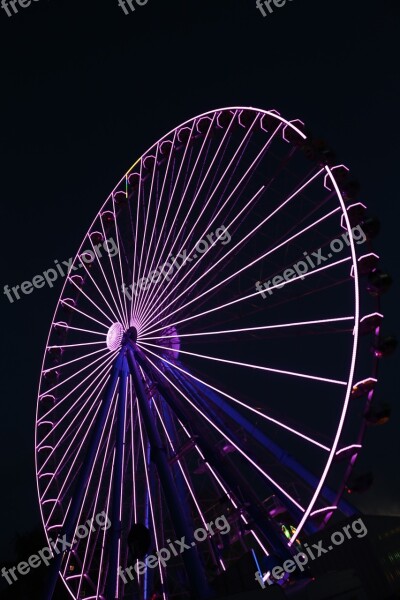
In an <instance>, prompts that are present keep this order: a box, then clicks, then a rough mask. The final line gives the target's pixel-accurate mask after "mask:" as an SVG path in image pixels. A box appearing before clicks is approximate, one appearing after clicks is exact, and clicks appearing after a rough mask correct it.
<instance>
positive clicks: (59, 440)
mask: <svg viewBox="0 0 400 600" xmlns="http://www.w3.org/2000/svg"><path fill="white" fill-rule="evenodd" d="M107 368H108V365H107V366H106V367H105V369H104V371H105V370H107ZM106 377H107V373H106V374H105V375H104V377H103V379H102V380H100V381H99V382H98V384H97V386H96V388H95V389H94V390H93V391H92V392H91V394H90V395H89V397H88V398H87V400H86V401H85V402H84V404H83V406H82V407H81V408H80V410H79V411H78V413H77V414H76V415H75V417H74V418H73V420H72V421H71V423H70V424H69V425H68V427H67V429H66V430H65V431H64V433H63V434H62V436H61V437H60V439H58V440H57V443H56V444H55V446H54V447H53V450H52V452H51V453H50V454H49V456H48V457H47V459H46V461H45V462H44V464H43V465H42V467H41V468H40V469H39V471H38V473H40V472H41V470H42V469H43V468H44V466H45V465H46V464H47V462H48V461H49V459H50V457H51V456H52V455H53V453H54V452H55V450H56V449H57V448H58V447H59V445H60V444H61V442H62V441H63V439H64V438H65V436H66V435H67V434H68V432H69V430H70V428H71V427H72V426H73V424H74V422H75V421H76V420H77V419H78V417H79V415H80V414H81V412H82V411H83V410H84V409H85V408H86V406H87V404H88V403H89V402H90V400H91V398H92V396H93V394H94V393H95V392H96V389H97V388H98V387H99V386H100V385H101V384H102V383H103V386H102V388H101V390H100V392H99V394H101V392H102V391H103V389H104V387H105V384H106V382H105V379H106ZM82 395H83V394H82ZM82 395H81V396H80V397H82ZM98 398H99V395H98V396H97V399H96V400H95V402H96V401H97V400H98ZM78 401H79V400H78ZM78 401H77V402H78ZM75 404H76V403H75ZM93 407H94V403H91V406H90V407H89V408H88V409H87V411H86V413H85V416H84V418H83V419H82V421H81V423H80V425H79V428H78V430H77V431H76V433H75V435H74V437H73V438H72V441H71V442H70V445H69V446H68V449H67V451H66V452H65V453H64V456H63V457H62V458H61V460H59V466H60V465H62V463H63V461H64V459H65V455H66V454H67V453H68V451H69V450H70V449H71V447H72V444H73V442H74V441H75V439H76V437H77V436H78V435H79V433H80V431H81V429H82V428H83V427H84V426H85V421H86V419H87V417H88V416H89V415H90V412H91V411H92V410H93ZM64 417H65V415H64V416H63V419H64ZM58 425H59V422H58V423H57V424H56V426H55V427H53V429H52V430H51V432H50V434H52V435H54V430H55V429H56V427H57V426H58ZM89 429H90V427H89ZM50 434H48V435H50ZM40 450H41V448H38V452H39V451H40Z"/></svg>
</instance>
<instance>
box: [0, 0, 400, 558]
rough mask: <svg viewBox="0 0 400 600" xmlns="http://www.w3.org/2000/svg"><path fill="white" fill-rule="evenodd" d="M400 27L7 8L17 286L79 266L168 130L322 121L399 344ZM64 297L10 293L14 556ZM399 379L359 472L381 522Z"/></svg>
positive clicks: (386, 392) (55, 3)
mask: <svg viewBox="0 0 400 600" xmlns="http://www.w3.org/2000/svg"><path fill="white" fill-rule="evenodd" d="M399 17H400V6H399V3H398V2H397V1H396V0H380V2H376V1H372V0H293V1H292V2H287V4H286V6H284V7H282V8H280V9H277V8H276V9H275V11H274V13H273V14H271V15H268V16H267V17H266V18H264V17H262V15H261V14H260V12H259V11H258V10H257V9H256V7H255V2H253V1H252V0H170V1H168V0H163V1H161V0H149V2H148V4H147V5H145V6H142V7H137V9H136V10H135V12H134V13H132V14H129V15H124V13H123V11H122V10H121V8H120V7H119V6H118V4H117V0H101V1H97V2H94V1H90V0H86V1H85V2H82V0H81V1H80V2H78V1H77V0H69V1H67V0H39V1H37V2H33V3H32V5H31V6H30V7H27V8H25V9H23V8H19V12H18V14H16V15H14V16H13V17H12V18H8V17H7V15H6V13H5V12H4V11H1V14H0V28H1V29H0V31H1V34H0V48H1V52H0V56H1V84H2V87H1V89H2V92H1V135H0V139H1V141H0V144H1V145H0V152H1V171H2V178H1V184H2V185H1V197H2V202H1V211H2V215H1V222H2V244H1V245H2V252H1V255H2V271H1V287H2V288H3V286H4V285H6V284H8V285H10V286H13V285H16V284H20V283H21V282H23V281H25V280H32V278H33V277H34V276H35V275H37V274H40V273H42V272H43V271H44V270H45V269H48V268H50V267H51V266H52V264H53V261H54V260H55V259H58V260H59V261H62V260H67V259H68V258H69V257H72V256H74V255H75V252H76V250H77V247H78V244H79V243H80V241H81V239H82V237H83V235H84V234H85V232H86V230H87V228H88V226H89V225H90V222H91V221H92V219H93V217H94V215H95V213H96V212H97V211H98V209H99V207H100V205H101V204H102V203H103V202H104V200H105V198H106V197H107V196H108V194H109V193H110V191H111V190H112V188H113V187H114V186H115V184H116V183H117V181H118V180H119V179H120V178H121V177H122V175H123V173H125V171H126V170H127V169H128V168H129V167H130V166H131V165H132V163H133V162H134V161H135V160H136V159H137V158H138V157H139V156H140V155H141V154H142V153H143V152H144V151H145V150H146V149H147V148H148V147H149V146H150V145H151V144H153V143H154V142H155V141H156V140H157V139H158V138H160V137H161V136H163V135H164V134H165V133H166V132H167V131H169V130H170V129H172V128H173V127H175V126H177V125H178V124H179V123H181V122H183V121H185V120H186V119H189V118H191V117H194V116H195V115H197V114H199V113H202V112H204V111H207V110H211V109H214V108H219V107H224V106H233V105H243V106H246V105H247V106H254V107H258V108H263V109H273V108H274V109H276V110H278V111H279V112H280V113H281V114H282V115H283V116H285V117H286V118H289V119H294V118H300V119H302V120H303V121H305V123H306V125H307V126H308V128H309V129H310V130H311V131H312V132H313V133H314V134H315V135H316V136H319V137H322V138H323V139H325V140H326V141H327V142H328V143H329V144H330V145H331V146H332V147H333V148H334V150H335V151H336V153H337V155H338V157H339V159H340V161H341V162H343V163H345V164H346V165H348V166H349V167H350V169H351V172H352V174H353V175H354V177H356V178H357V179H358V180H359V181H360V182H361V185H362V194H361V197H360V199H361V200H363V201H365V203H366V204H367V205H368V207H369V209H370V212H371V213H372V214H374V215H375V214H376V215H379V217H380V220H381V224H382V227H381V233H380V236H379V238H378V239H377V240H376V244H375V245H376V249H377V251H378V253H379V254H380V256H381V259H382V260H381V264H382V266H383V267H384V268H385V269H387V270H388V271H389V272H390V273H391V274H392V276H393V278H394V280H395V282H394V285H393V288H392V290H391V291H390V292H389V294H388V295H387V296H385V297H384V303H383V308H384V310H383V312H384V314H385V321H384V323H385V325H384V332H385V333H392V332H394V333H395V332H396V331H398V330H399V327H398V325H399V323H398V286H397V282H398V280H399V267H398V256H399V253H398V240H399V231H398V230H399V221H398V218H399V217H400V215H399V212H398V206H397V203H398V186H399V181H398V178H399V168H398V145H399V135H400V130H399V126H398V118H397V117H398V111H397V109H398V104H399V69H398V32H399ZM396 280H397V281H396ZM61 285H62V280H61V279H59V280H58V281H57V282H56V284H55V286H54V288H53V289H50V288H48V287H45V288H43V289H40V290H35V291H34V292H33V293H32V294H31V295H26V296H23V297H22V298H21V300H19V301H15V302H14V303H13V304H11V303H10V302H9V301H8V300H7V298H6V296H5V295H3V294H1V300H0V302H1V314H2V335H1V341H2V354H1V356H2V361H1V367H2V382H3V385H2V393H1V396H2V399H1V403H2V415H1V419H0V428H1V434H0V440H1V452H0V456H1V507H0V510H1V513H0V514H1V536H0V556H1V558H8V557H9V555H10V554H11V548H12V546H13V539H14V536H15V534H16V533H23V532H26V531H29V530H31V529H33V528H35V527H36V526H37V525H38V523H39V509H38V502H37V496H36V483H35V472H34V427H35V409H36V395H37V388H38V382H39V376H40V369H41V364H42V356H43V351H44V347H45V343H46V338H47V334H48V329H49V326H50V323H51V319H52V315H53V312H54V308H55V305H56V302H57V299H58V295H59V293H60V289H61ZM396 309H397V310H396ZM397 365H398V354H397V355H395V356H393V357H390V358H388V359H386V360H385V361H384V363H383V365H382V367H381V372H380V377H381V379H380V383H379V389H378V396H379V398H380V399H381V400H382V401H385V402H389V403H391V404H392V406H393V414H392V418H391V420H390V422H389V424H388V425H386V426H385V427H377V428H374V429H372V428H371V429H370V430H369V431H368V435H367V440H366V446H365V449H364V451H363V453H362V455H361V457H360V461H359V469H360V471H361V472H362V471H363V470H364V469H367V470H369V469H371V470H372V471H373V473H374V477H375V482H374V485H373V487H372V488H371V489H370V490H369V491H368V492H366V493H365V494H364V495H362V496H359V497H358V498H357V499H355V500H354V501H355V502H356V503H357V504H358V506H359V507H360V508H362V509H363V510H365V511H366V512H368V513H375V514H397V515H400V475H399V466H398V461H399V455H400V446H399V439H400V436H399V433H398V431H399V424H400V416H399V410H398V397H399V390H398V385H397V378H398V369H397V370H396V366H397Z"/></svg>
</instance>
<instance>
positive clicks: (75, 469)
mask: <svg viewBox="0 0 400 600" xmlns="http://www.w3.org/2000/svg"><path fill="white" fill-rule="evenodd" d="M354 193H355V190H354V185H353V184H352V183H351V182H350V181H349V174H348V169H347V168H346V167H344V166H343V165H341V164H340V163H336V162H335V159H334V157H333V156H332V155H331V153H330V151H329V150H328V149H327V148H326V147H325V146H324V145H323V144H320V143H318V142H315V141H313V140H312V138H311V137H310V135H309V134H308V133H307V132H306V130H305V128H304V125H303V123H302V122H301V121H298V120H294V121H288V120H286V119H284V118H283V117H282V116H281V115H280V114H279V113H278V112H276V111H274V110H270V111H265V110H260V109H254V108H246V107H229V108H224V109H219V110H214V111H210V112H207V113H205V114H202V115H200V116H197V117H195V118H193V119H191V120H189V121H187V122H185V123H183V124H181V125H179V126H178V127H176V128H175V129H174V130H173V131H171V132H169V133H168V134H167V135H165V136H164V137H163V138H161V139H160V140H158V141H157V142H156V143H155V144H154V145H153V146H152V147H151V148H150V149H149V150H148V151H147V152H145V153H144V154H143V155H142V156H141V158H140V159H139V160H137V161H136V162H135V164H134V165H133V166H132V167H131V168H130V169H129V171H128V172H127V173H126V174H125V175H124V176H123V177H122V179H121V180H120V181H119V183H118V184H117V185H116V187H115V188H114V190H113V191H112V193H111V194H110V196H109V197H108V198H107V200H106V201H105V203H104V204H103V206H102V207H101V209H100V210H99V212H98V213H97V215H96V217H95V218H94V220H93V222H92V224H91V225H90V227H89V229H88V231H87V233H86V234H85V236H84V238H83V241H82V244H81V246H80V248H79V250H78V252H77V254H76V256H75V258H74V261H73V262H72V264H71V266H70V271H69V273H68V275H67V277H66V280H65V285H64V287H63V289H62V292H61V295H60V298H59V300H58V303H57V307H56V310H55V314H54V318H53V321H52V324H51V327H50V332H49V336H48V341H47V344H46V349H45V354H44V360H43V367H42V375H41V380H40V387H39V395H38V405H37V422H36V471H37V483H38V494H39V501H40V508H41V514H42V520H43V525H44V529H45V532H46V536H47V538H48V540H53V541H54V540H56V539H57V538H64V540H66V541H67V542H68V547H67V548H64V549H63V551H62V552H59V553H58V554H57V555H56V556H55V557H54V560H53V567H52V569H53V576H52V578H51V582H50V584H49V590H48V596H47V597H48V598H52V594H53V591H54V587H55V583H56V581H57V578H58V576H59V575H60V576H61V578H62V580H63V581H64V583H65V585H66V586H67V588H68V590H69V592H70V594H71V596H72V597H73V598H75V599H76V600H78V599H79V600H83V599H86V600H94V599H96V600H97V599H98V600H114V599H118V600H122V599H126V598H137V599H139V600H146V599H147V598H150V597H153V598H156V597H162V598H164V599H165V600H167V599H168V598H172V597H175V596H176V597H177V598H190V597H199V598H206V597H208V596H209V595H210V594H211V593H212V590H213V589H214V590H215V586H216V583H215V582H217V581H218V578H219V577H221V575H222V574H223V573H224V572H225V571H226V570H228V569H229V568H230V567H231V566H232V565H234V564H235V561H236V560H238V558H239V557H240V556H242V555H243V554H244V553H246V552H251V553H252V555H253V556H254V557H255V559H256V560H261V559H262V557H265V556H268V555H278V556H286V555H290V552H292V551H293V548H294V547H295V545H296V543H298V540H299V539H301V538H302V536H303V535H307V534H308V533H311V532H314V531H316V530H318V529H319V528H322V527H324V525H325V524H326V523H327V521H328V520H329V519H330V518H331V517H332V515H335V514H337V513H339V512H340V513H343V514H344V515H347V516H351V515H352V514H354V508H353V507H352V506H351V505H350V504H349V503H348V502H347V501H346V500H345V499H344V498H343V492H344V490H345V488H346V485H347V486H348V488H347V489H349V485H348V481H349V477H350V475H351V469H352V466H353V463H354V461H355V459H356V457H357V454H358V453H359V452H360V449H361V446H362V438H363V433H364V429H365V410H366V409H367V408H368V409H369V410H371V406H372V397H373V393H374V389H375V385H376V380H377V378H376V364H375V363H374V360H377V358H376V359H373V360H372V361H371V360H370V359H368V358H367V356H366V351H367V347H368V345H369V342H370V338H369V336H370V334H371V332H372V333H373V335H375V337H376V336H378V335H379V328H380V324H381V321H382V314H381V313H380V312H379V293H380V290H381V288H382V286H384V285H385V283H384V282H383V283H382V277H383V276H382V273H381V272H380V271H379V269H378V260H379V259H378V256H377V255H376V254H375V253H374V252H373V251H372V249H371V247H370V238H371V237H372V233H371V226H369V227H368V218H367V215H366V212H365V211H366V208H365V205H364V204H362V203H361V202H358V201H357V200H355V199H354ZM372 229H373V228H372ZM368 274H369V280H368V286H367V285H366V284H365V280H364V279H363V276H365V275H366V276H368ZM371 274H372V275H371ZM367 287H369V291H370V292H371V293H370V294H368V293H364V290H365V292H367ZM376 356H378V354H376ZM99 514H103V515H107V517H108V518H109V527H108V528H105V527H104V528H103V529H101V528H100V527H97V528H96V527H89V526H88V525H87V523H88V521H89V522H91V523H93V524H95V517H96V515H99ZM219 517H221V518H222V517H223V518H224V519H226V522H227V523H229V533H225V534H222V532H221V531H218V530H215V529H214V531H210V530H209V529H207V524H209V523H210V522H212V521H214V522H215V520H216V519H218V518H219ZM85 524H86V527H85V529H83V530H82V527H84V526H85ZM201 527H202V528H203V529H204V530H205V531H206V532H207V533H206V534H205V537H204V540H203V541H202V542H201V543H200V542H199V541H196V539H195V538H194V537H193V536H194V532H195V530H196V528H201ZM81 531H83V534H81ZM140 532H141V533H140ZM283 532H286V534H287V532H289V534H288V535H284V533H283ZM146 534H147V538H146ZM140 536H141V537H140ZM145 538H146V539H147V542H146V540H145ZM183 538H185V540H186V541H187V544H188V548H187V549H186V550H185V551H184V552H182V553H181V554H179V555H177V556H175V555H174V554H173V553H170V554H171V556H170V558H169V559H168V564H166V562H165V561H164V562H163V561H159V562H158V564H157V566H156V567H154V568H147V569H146V570H144V571H143V572H140V570H138V571H137V572H136V571H132V569H131V571H130V573H131V574H132V573H134V575H135V576H134V577H127V576H126V575H123V574H124V573H126V569H127V568H129V566H131V565H137V563H138V561H139V560H140V558H144V557H145V556H146V555H148V554H149V553H150V552H152V554H154V555H157V553H159V552H160V549H162V548H164V547H167V546H168V544H169V543H172V542H171V540H174V539H183ZM288 538H289V539H288ZM49 543H50V542H49ZM139 546H140V547H142V550H140V551H139V550H138V548H139Z"/></svg>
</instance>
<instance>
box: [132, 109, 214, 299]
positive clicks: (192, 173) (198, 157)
mask: <svg viewBox="0 0 400 600" xmlns="http://www.w3.org/2000/svg"><path fill="white" fill-rule="evenodd" d="M214 119H215V115H214V116H213V118H212V120H211V123H210V126H209V129H208V131H207V134H206V135H205V136H204V140H203V143H202V145H201V148H200V152H199V154H198V156H197V159H196V162H195V164H194V167H193V169H192V171H191V174H190V177H189V180H188V182H187V185H186V188H185V190H184V191H183V193H182V195H181V198H180V202H179V206H178V208H177V210H176V213H175V216H174V220H173V222H172V225H171V227H170V228H169V232H168V234H167V238H166V240H165V242H164V244H163V248H164V249H165V248H166V247H167V243H168V240H169V238H170V235H171V232H172V231H173V227H174V225H175V222H176V219H177V216H178V213H179V212H180V209H181V206H182V204H183V201H184V198H185V196H186V192H187V190H188V188H189V185H190V183H191V181H192V178H193V175H194V172H195V170H196V167H197V164H198V162H199V160H200V157H201V154H202V151H203V149H204V147H205V146H206V142H207V140H208V137H209V134H210V131H211V128H212V125H213V123H214ZM195 123H196V121H195V120H194V121H193V126H192V130H191V132H190V136H189V138H188V141H187V144H186V148H185V154H184V156H183V158H182V162H181V168H182V166H183V163H184V161H185V156H186V152H187V149H188V148H189V145H190V140H191V137H192V134H193V129H194V126H195ZM154 172H155V170H154ZM154 172H153V174H154ZM179 175H180V170H179V174H178V177H177V179H176V181H175V186H174V189H173V191H172V194H171V198H170V199H171V200H172V197H173V196H174V193H175V190H176V187H177V185H178V181H179ZM193 202H194V201H193ZM191 206H193V203H192V205H191ZM154 225H155V224H154ZM153 229H154V227H153ZM179 235H180V231H179V232H178V234H177V235H176V236H175V241H176V238H178V237H179ZM174 245H175V242H174V243H173V244H172V247H171V248H170V251H171V252H172V250H173V247H174ZM142 248H143V245H142ZM139 296H140V292H139ZM138 305H139V299H138ZM139 306H140V305H139Z"/></svg>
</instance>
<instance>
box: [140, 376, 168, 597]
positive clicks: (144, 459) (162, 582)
mask: <svg viewBox="0 0 400 600" xmlns="http://www.w3.org/2000/svg"><path fill="white" fill-rule="evenodd" d="M140 370H141V371H142V369H140ZM142 376H144V375H143V371H142ZM136 409H137V411H138V421H139V432H140V439H141V443H142V453H143V465H144V472H145V476H146V487H147V494H148V498H149V502H150V513H151V520H152V523H153V533H154V541H155V543H156V550H157V552H158V551H159V542H158V535H157V528H156V520H155V516H154V509H153V502H152V499H151V490H150V482H149V474H148V471H147V462H146V452H145V448H144V439H143V427H142V419H141V412H140V406H139V402H136ZM158 570H159V572H160V579H161V584H162V585H163V586H164V571H163V568H162V567H161V565H160V563H158ZM163 595H164V600H167V599H166V596H165V593H164V594H163Z"/></svg>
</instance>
